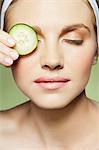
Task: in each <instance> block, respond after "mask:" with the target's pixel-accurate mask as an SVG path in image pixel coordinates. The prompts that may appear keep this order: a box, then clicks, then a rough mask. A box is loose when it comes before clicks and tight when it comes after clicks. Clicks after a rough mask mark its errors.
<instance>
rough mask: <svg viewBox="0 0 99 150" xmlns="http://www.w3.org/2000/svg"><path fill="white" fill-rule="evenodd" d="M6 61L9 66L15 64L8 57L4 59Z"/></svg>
mask: <svg viewBox="0 0 99 150" xmlns="http://www.w3.org/2000/svg"><path fill="white" fill-rule="evenodd" d="M4 61H5V63H7V64H12V63H13V60H12V59H10V58H8V57H6V58H5V59H4Z"/></svg>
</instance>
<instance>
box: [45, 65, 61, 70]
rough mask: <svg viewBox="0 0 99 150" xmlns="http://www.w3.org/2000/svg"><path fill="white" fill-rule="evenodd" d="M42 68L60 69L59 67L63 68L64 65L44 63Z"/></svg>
mask: <svg viewBox="0 0 99 150" xmlns="http://www.w3.org/2000/svg"><path fill="white" fill-rule="evenodd" d="M42 68H43V69H46V70H59V69H62V68H63V66H62V65H57V66H55V65H44V66H43V67H42Z"/></svg>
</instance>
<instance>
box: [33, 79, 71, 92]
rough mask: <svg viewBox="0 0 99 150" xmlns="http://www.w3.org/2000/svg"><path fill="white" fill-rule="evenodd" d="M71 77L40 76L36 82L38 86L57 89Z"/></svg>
mask: <svg viewBox="0 0 99 150" xmlns="http://www.w3.org/2000/svg"><path fill="white" fill-rule="evenodd" d="M69 81H70V79H66V78H62V77H54V78H49V77H40V78H38V79H37V80H35V81H34V82H35V83H36V85H37V86H39V87H41V88H43V89H47V90H55V89H59V88H62V87H64V86H65V85H66V84H67V83H68V82H69Z"/></svg>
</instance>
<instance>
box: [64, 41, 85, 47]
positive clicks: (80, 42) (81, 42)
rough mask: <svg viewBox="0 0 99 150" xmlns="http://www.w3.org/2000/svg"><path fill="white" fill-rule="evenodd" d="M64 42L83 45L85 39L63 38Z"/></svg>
mask: <svg viewBox="0 0 99 150" xmlns="http://www.w3.org/2000/svg"><path fill="white" fill-rule="evenodd" d="M63 41H64V42H66V43H69V44H73V45H78V46H79V45H82V44H83V40H71V39H63Z"/></svg>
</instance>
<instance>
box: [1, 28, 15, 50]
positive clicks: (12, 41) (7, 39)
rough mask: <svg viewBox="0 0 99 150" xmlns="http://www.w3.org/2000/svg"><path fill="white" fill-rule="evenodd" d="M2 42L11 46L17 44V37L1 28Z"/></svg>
mask: <svg viewBox="0 0 99 150" xmlns="http://www.w3.org/2000/svg"><path fill="white" fill-rule="evenodd" d="M0 42H2V43H3V44H5V45H6V46H9V47H13V46H14V45H15V39H14V38H13V37H12V36H11V35H10V34H8V33H7V32H5V31H2V30H0Z"/></svg>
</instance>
